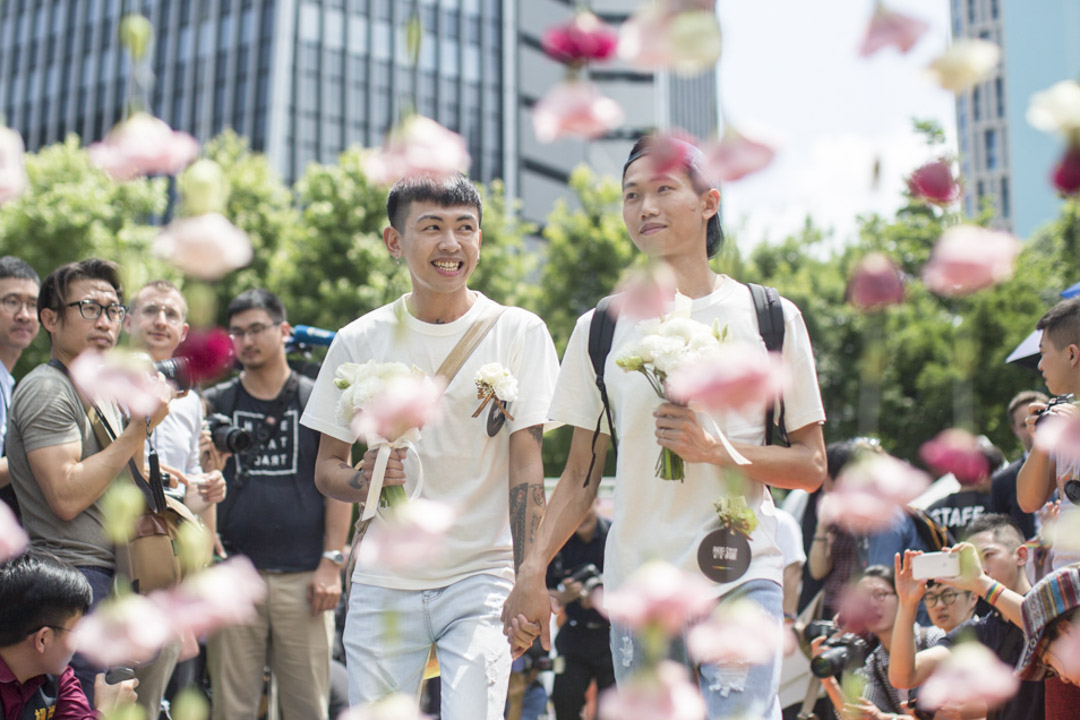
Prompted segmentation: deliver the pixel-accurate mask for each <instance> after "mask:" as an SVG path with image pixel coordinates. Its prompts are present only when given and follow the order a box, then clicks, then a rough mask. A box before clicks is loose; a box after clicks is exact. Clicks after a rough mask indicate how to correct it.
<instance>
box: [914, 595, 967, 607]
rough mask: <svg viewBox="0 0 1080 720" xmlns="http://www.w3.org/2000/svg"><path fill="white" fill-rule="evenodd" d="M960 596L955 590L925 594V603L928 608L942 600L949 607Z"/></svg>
mask: <svg viewBox="0 0 1080 720" xmlns="http://www.w3.org/2000/svg"><path fill="white" fill-rule="evenodd" d="M959 596H960V593H958V592H955V591H949V592H943V593H941V594H940V595H923V604H924V605H926V607H928V608H932V607H934V606H935V605H937V604H938V603H939V602H940V603H941V604H942V605H944V606H945V607H949V606H950V605H952V604H953V603H954V602H956V598H958V597H959Z"/></svg>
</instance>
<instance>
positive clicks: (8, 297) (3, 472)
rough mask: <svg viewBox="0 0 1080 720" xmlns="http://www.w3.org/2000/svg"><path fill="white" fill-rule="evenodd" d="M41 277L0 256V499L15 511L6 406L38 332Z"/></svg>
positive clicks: (25, 265) (23, 264)
mask: <svg viewBox="0 0 1080 720" xmlns="http://www.w3.org/2000/svg"><path fill="white" fill-rule="evenodd" d="M40 283H41V280H40V279H39V278H38V274H37V273H36V272H34V268H32V267H30V265H29V264H28V263H27V262H26V261H24V260H20V259H19V258H17V257H12V256H11V255H5V256H4V257H0V500H3V501H4V502H6V503H7V504H8V505H9V506H10V507H11V509H12V510H13V511H15V514H16V515H18V513H19V504H18V502H17V501H16V500H15V490H14V489H13V488H12V487H11V478H10V477H9V475H8V461H7V457H6V456H5V453H4V439H5V437H6V436H7V416H8V408H9V407H10V406H11V396H12V393H14V392H15V378H14V376H12V374H11V373H12V371H13V370H14V369H15V363H17V362H18V361H19V356H21V355H22V352H23V350H25V349H26V348H28V347H29V346H30V343H32V342H33V341H34V338H36V337H37V334H38V327H39V325H38V317H37V296H38V290H39V289H40V288H39V285H40Z"/></svg>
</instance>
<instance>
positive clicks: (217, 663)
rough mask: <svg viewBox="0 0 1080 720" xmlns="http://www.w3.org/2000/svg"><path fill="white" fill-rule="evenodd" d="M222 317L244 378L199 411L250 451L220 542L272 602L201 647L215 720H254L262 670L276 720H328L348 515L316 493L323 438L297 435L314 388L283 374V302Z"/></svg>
mask: <svg viewBox="0 0 1080 720" xmlns="http://www.w3.org/2000/svg"><path fill="white" fill-rule="evenodd" d="M226 315H227V317H228V327H229V335H230V336H232V339H233V348H234V350H235V351H236V357H237V359H238V360H239V362H240V365H241V367H242V368H243V370H242V371H241V372H240V375H239V376H238V377H236V378H233V379H232V380H229V381H227V382H224V383H221V384H219V385H215V386H214V387H213V388H211V389H209V390H207V391H206V403H207V407H208V409H209V411H210V412H213V413H220V414H222V415H224V416H225V417H227V418H228V420H229V421H230V422H231V423H232V424H233V425H234V426H236V427H238V428H241V429H243V430H245V431H247V432H249V433H251V435H252V436H253V438H254V442H253V444H252V445H251V447H250V448H249V449H247V450H243V451H241V452H239V453H237V454H233V455H231V456H229V457H228V458H227V463H226V464H225V466H224V475H225V481H226V483H227V485H228V495H227V496H226V498H225V500H224V501H222V502H221V503H220V504H219V506H218V533H219V535H220V536H221V541H222V545H223V546H224V548H225V551H226V552H227V553H229V554H230V555H231V554H242V555H246V556H248V557H249V558H250V559H251V561H252V562H253V563H254V564H255V567H256V568H257V569H258V570H259V574H260V575H261V576H262V578H263V580H264V581H265V582H266V586H267V596H266V599H265V600H264V601H263V602H262V603H260V604H259V605H257V617H256V619H255V621H254V622H252V623H249V624H247V625H237V626H233V627H228V628H225V629H223V630H220V631H218V632H217V633H215V634H214V635H212V636H211V637H210V638H209V639H208V641H207V661H208V665H209V668H210V679H211V684H212V686H213V689H214V697H213V712H214V714H213V717H214V718H215V720H226V719H227V720H238V719H240V718H251V720H254V719H255V717H256V715H257V713H258V705H259V698H260V696H261V694H262V688H263V670H264V668H265V667H266V666H267V665H269V666H270V668H271V670H272V671H273V673H274V677H275V678H276V679H277V686H278V701H279V705H280V708H281V713H282V718H283V720H326V718H327V713H328V710H327V703H328V702H329V696H330V651H331V632H332V629H333V610H334V608H336V607H337V604H338V598H339V597H340V596H341V567H342V565H343V563H344V558H343V556H342V550H343V548H344V545H345V540H346V537H347V536H348V531H349V520H350V518H351V515H352V508H351V507H350V506H349V505H348V504H346V503H343V502H338V501H337V500H332V499H330V498H324V497H323V496H322V495H321V494H320V493H319V491H318V489H317V488H316V487H315V479H314V473H315V457H316V453H317V451H318V443H319V438H318V435H317V434H316V433H315V432H313V431H311V430H308V429H307V428H304V427H301V426H300V415H301V413H303V411H304V407H305V405H306V404H307V398H308V395H309V394H310V392H311V386H312V380H311V378H307V377H303V376H301V375H300V374H299V373H297V372H295V371H293V370H292V369H291V368H290V367H289V363H288V361H287V359H286V354H285V342H286V340H288V338H289V335H290V334H291V332H292V331H291V328H290V327H289V323H288V322H287V321H286V318H285V306H284V305H283V304H282V302H281V300H280V298H278V297H277V296H276V295H274V294H273V293H271V292H269V291H268V290H264V289H261V288H256V289H253V290H247V291H245V292H242V293H240V294H239V295H237V296H236V298H234V299H233V301H232V302H230V303H229V307H228V309H227V310H226ZM221 450H223V448H217V451H221ZM211 455H212V456H216V457H218V458H223V457H224V456H222V455H221V453H220V452H214V453H211Z"/></svg>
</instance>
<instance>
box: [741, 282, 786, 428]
mask: <svg viewBox="0 0 1080 720" xmlns="http://www.w3.org/2000/svg"><path fill="white" fill-rule="evenodd" d="M746 286H747V287H748V288H750V297H751V298H753V300H754V310H755V312H756V313H757V321H758V332H759V333H761V339H762V340H764V341H765V349H766V350H768V351H769V352H780V351H781V350H782V349H783V347H784V307H783V305H781V304H780V293H778V292H777V291H776V288H774V287H767V286H765V285H758V284H756V283H747V284H746ZM774 411H775V408H774V407H773V405H772V404H771V403H770V404H769V406H768V407H767V408H766V409H765V444H766V445H772V444H773V425H774V422H773V420H774ZM775 424H776V426H777V428H778V431H779V434H780V442H781V443H783V444H785V445H786V444H787V428H786V427H785V426H784V401H783V398H781V400H780V413H779V418H778V422H776V423H775Z"/></svg>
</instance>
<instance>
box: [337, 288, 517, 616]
mask: <svg viewBox="0 0 1080 720" xmlns="http://www.w3.org/2000/svg"><path fill="white" fill-rule="evenodd" d="M493 305H494V307H492V308H491V309H490V310H489V311H488V313H487V314H486V315H484V316H482V317H480V318H479V319H477V320H476V321H475V322H473V324H472V325H471V326H470V327H469V329H468V330H466V331H465V334H464V335H462V336H461V339H460V340H458V342H457V345H455V346H454V349H453V350H451V351H450V354H449V355H447V356H446V359H445V360H443V362H442V365H440V366H439V369H438V370H436V371H435V376H436V377H441V378H442V379H443V381H444V382H445V383H446V387H450V383H451V382H453V380H454V377H455V376H456V375H457V374H458V370H460V369H461V366H462V365H464V364H465V361H466V360H468V359H469V356H470V355H472V353H473V350H475V349H476V346H477V345H479V344H480V341H481V340H483V339H484V336H486V335H487V334H488V331H489V330H491V328H493V327H495V323H496V322H497V321H498V320H499V318H500V317H501V316H502V314H503V311H504V310H506V308H505V307H504V306H502V305H498V304H495V303H493ZM363 462H364V460H363V458H361V459H360V462H358V463H357V464H356V469H357V470H359V469H360V466H361V465H362V464H363ZM373 519H374V518H369V519H367V520H363V519H362V514H361V519H357V521H356V525H355V526H354V527H353V537H352V543H351V544H350V545H349V547H350V550H349V560H348V563H347V564H346V566H345V605H346V606H348V604H349V591H350V590H351V589H352V576H353V569H354V568H356V560H357V555H358V553H357V548H359V547H360V541H361V540H363V539H364V535H366V534H367V531H368V527H370V526H371V521H372V520H373Z"/></svg>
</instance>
